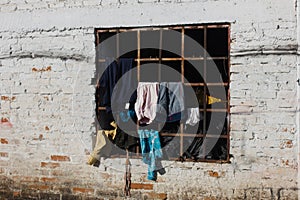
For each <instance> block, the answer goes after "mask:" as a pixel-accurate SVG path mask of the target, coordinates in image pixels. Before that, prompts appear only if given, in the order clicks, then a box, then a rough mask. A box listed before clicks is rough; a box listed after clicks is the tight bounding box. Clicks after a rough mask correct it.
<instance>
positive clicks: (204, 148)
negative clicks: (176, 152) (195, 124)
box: [203, 26, 207, 158]
mask: <svg viewBox="0 0 300 200" xmlns="http://www.w3.org/2000/svg"><path fill="white" fill-rule="evenodd" d="M206 51H207V26H204V66H203V76H204V77H203V80H204V95H203V135H204V137H205V135H206V122H207V120H206V117H207V113H206V111H207V110H206V109H207V108H206V107H207V106H206V101H207V98H206V96H207V95H206V94H207V88H206V87H207V77H206V76H207V74H206V73H207V69H206V67H207V52H206ZM204 141H206V140H204ZM203 155H206V144H205V143H203ZM204 158H205V157H204Z"/></svg>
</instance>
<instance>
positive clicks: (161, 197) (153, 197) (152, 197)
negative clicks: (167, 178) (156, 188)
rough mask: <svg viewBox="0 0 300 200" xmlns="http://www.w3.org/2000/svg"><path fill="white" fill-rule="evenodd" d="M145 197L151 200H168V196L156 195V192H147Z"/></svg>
mask: <svg viewBox="0 0 300 200" xmlns="http://www.w3.org/2000/svg"><path fill="white" fill-rule="evenodd" d="M145 195H146V196H147V197H148V198H149V199H163V200H165V199H168V195H167V194H165V193H155V192H147V193H145Z"/></svg>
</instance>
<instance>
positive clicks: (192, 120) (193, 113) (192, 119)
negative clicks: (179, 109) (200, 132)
mask: <svg viewBox="0 0 300 200" xmlns="http://www.w3.org/2000/svg"><path fill="white" fill-rule="evenodd" d="M201 118H202V116H201V115H200V111H199V108H188V109H187V120H186V122H185V123H186V124H188V125H191V126H195V125H196V124H197V123H198V122H199V121H200V120H201Z"/></svg>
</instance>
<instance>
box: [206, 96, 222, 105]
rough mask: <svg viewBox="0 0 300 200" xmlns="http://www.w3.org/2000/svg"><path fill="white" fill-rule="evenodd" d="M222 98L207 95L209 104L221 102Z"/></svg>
mask: <svg viewBox="0 0 300 200" xmlns="http://www.w3.org/2000/svg"><path fill="white" fill-rule="evenodd" d="M221 101H222V100H221V99H218V98H215V97H212V96H207V104H213V103H217V102H221Z"/></svg>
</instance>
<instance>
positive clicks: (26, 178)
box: [13, 176, 39, 183]
mask: <svg viewBox="0 0 300 200" xmlns="http://www.w3.org/2000/svg"><path fill="white" fill-rule="evenodd" d="M13 179H14V180H16V181H20V182H34V183H35V182H38V181H39V178H38V177H33V176H13Z"/></svg>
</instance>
